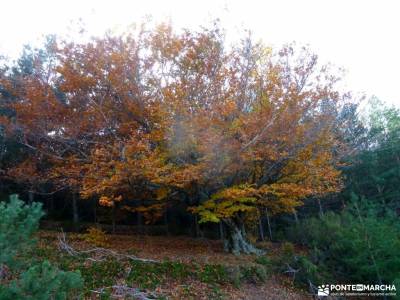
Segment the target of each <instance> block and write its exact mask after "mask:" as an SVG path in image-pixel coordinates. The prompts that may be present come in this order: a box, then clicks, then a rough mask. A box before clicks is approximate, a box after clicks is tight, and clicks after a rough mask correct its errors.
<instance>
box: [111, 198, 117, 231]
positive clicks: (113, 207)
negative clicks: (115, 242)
mask: <svg viewBox="0 0 400 300" xmlns="http://www.w3.org/2000/svg"><path fill="white" fill-rule="evenodd" d="M116 212H117V208H116V207H115V203H114V205H113V206H112V232H113V233H114V234H115V224H116V222H115V219H116Z"/></svg>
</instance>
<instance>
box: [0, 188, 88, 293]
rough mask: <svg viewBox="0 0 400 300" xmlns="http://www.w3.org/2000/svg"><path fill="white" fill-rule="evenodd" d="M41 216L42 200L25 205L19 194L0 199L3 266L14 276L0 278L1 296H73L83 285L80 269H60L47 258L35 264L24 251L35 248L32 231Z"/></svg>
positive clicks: (0, 247)
mask: <svg viewBox="0 0 400 300" xmlns="http://www.w3.org/2000/svg"><path fill="white" fill-rule="evenodd" d="M42 216H43V211H42V209H41V205H40V204H37V203H33V204H32V205H26V204H24V203H23V202H22V201H21V200H19V199H18V196H17V195H12V196H11V197H10V201H9V202H7V203H6V202H2V203H0V268H1V270H8V272H9V274H7V275H9V276H8V277H11V279H12V280H11V279H9V278H7V281H6V280H5V279H4V278H3V279H4V280H3V282H2V278H0V299H2V300H3V299H4V300H8V299H9V300H19V299H21V300H22V299H38V300H47V299H56V300H57V299H70V298H71V297H73V296H74V295H76V294H77V293H78V291H79V290H80V289H81V288H82V286H83V282H82V279H81V276H80V274H79V273H75V272H64V271H60V270H59V269H57V268H56V267H54V266H52V265H51V264H50V263H49V262H48V261H44V262H42V263H40V264H34V263H33V262H32V261H31V260H30V259H29V257H31V256H28V255H22V254H23V252H26V251H28V250H34V246H35V240H34V239H33V234H34V233H35V231H36V230H37V229H38V225H39V220H40V218H41V217H42ZM25 254H26V253H25ZM30 264H32V265H31V266H29V267H28V268H27V269H26V268H25V266H26V265H30Z"/></svg>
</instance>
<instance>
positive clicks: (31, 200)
mask: <svg viewBox="0 0 400 300" xmlns="http://www.w3.org/2000/svg"><path fill="white" fill-rule="evenodd" d="M33 201H35V194H34V193H33V191H29V192H28V202H29V204H32V203H33Z"/></svg>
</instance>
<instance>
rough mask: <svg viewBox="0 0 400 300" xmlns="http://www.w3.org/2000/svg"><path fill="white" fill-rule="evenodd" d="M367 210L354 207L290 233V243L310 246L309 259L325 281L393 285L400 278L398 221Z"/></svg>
mask: <svg viewBox="0 0 400 300" xmlns="http://www.w3.org/2000/svg"><path fill="white" fill-rule="evenodd" d="M364 207H366V206H365V205H364ZM364 207H362V206H361V204H359V203H358V204H357V203H355V204H353V205H352V206H350V207H349V208H348V209H347V210H346V211H343V212H342V213H340V214H335V213H328V214H326V215H325V216H323V217H321V218H314V219H311V220H305V221H302V222H301V223H300V224H299V225H298V226H295V227H292V228H291V229H290V230H289V231H288V237H289V239H291V240H292V241H294V242H299V243H302V244H304V245H306V246H308V248H309V249H310V254H309V258H310V259H311V261H312V263H313V264H315V265H316V266H317V267H318V273H319V274H323V275H324V277H325V280H336V281H343V280H346V281H351V282H355V283H357V282H369V283H380V282H382V283H387V284H390V283H392V282H393V281H395V280H396V278H398V274H400V257H399V255H398V253H399V252H400V229H399V225H398V218H396V217H395V216H393V215H392V214H390V213H386V214H382V213H381V212H379V213H377V212H376V211H374V210H371V209H370V208H369V209H364ZM329 274H331V275H329Z"/></svg>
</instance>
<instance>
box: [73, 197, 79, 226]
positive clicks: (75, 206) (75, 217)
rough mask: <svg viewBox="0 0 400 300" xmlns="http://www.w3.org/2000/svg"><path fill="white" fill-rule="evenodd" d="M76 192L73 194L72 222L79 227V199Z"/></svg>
mask: <svg viewBox="0 0 400 300" xmlns="http://www.w3.org/2000/svg"><path fill="white" fill-rule="evenodd" d="M77 196H78V195H77V193H76V192H75V191H73V192H72V220H73V222H74V225H75V226H77V225H78V223H79V211H78V197H77Z"/></svg>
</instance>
